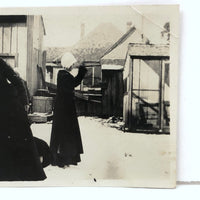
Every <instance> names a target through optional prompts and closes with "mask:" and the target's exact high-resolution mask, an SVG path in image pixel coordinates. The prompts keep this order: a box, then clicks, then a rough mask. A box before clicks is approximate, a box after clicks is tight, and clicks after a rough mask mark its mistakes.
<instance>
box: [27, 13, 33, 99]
mask: <svg viewBox="0 0 200 200" xmlns="http://www.w3.org/2000/svg"><path fill="white" fill-rule="evenodd" d="M33 23H34V17H33V16H31V15H29V16H27V69H26V80H27V84H28V86H29V90H30V94H31V96H32V95H33V80H32V78H33V77H32V73H33V71H32V62H33Z"/></svg>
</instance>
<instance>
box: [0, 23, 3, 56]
mask: <svg viewBox="0 0 200 200" xmlns="http://www.w3.org/2000/svg"><path fill="white" fill-rule="evenodd" d="M0 53H3V27H0Z"/></svg>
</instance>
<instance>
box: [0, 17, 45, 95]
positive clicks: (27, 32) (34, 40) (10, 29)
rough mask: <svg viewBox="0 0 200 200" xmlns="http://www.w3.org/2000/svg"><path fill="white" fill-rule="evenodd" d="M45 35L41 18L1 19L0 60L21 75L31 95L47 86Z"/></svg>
mask: <svg viewBox="0 0 200 200" xmlns="http://www.w3.org/2000/svg"><path fill="white" fill-rule="evenodd" d="M44 35H45V28H44V23H43V19H42V16H33V15H1V16H0V57H2V58H3V59H4V60H5V61H6V62H8V63H9V64H10V65H11V66H12V67H13V68H15V70H16V71H18V72H19V73H20V75H21V77H22V78H23V79H24V80H25V81H26V82H27V85H28V89H29V91H30V94H31V96H32V95H34V94H35V92H36V91H37V89H39V88H44V87H45V81H44V80H45V62H46V60H45V58H46V53H45V51H44V50H43V36H44Z"/></svg>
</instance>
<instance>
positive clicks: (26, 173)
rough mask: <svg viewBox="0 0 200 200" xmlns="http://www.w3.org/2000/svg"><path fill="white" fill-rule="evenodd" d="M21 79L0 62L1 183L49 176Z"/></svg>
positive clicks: (40, 178) (42, 178) (41, 178)
mask: <svg viewBox="0 0 200 200" xmlns="http://www.w3.org/2000/svg"><path fill="white" fill-rule="evenodd" d="M26 104H27V97H26V92H25V88H24V84H23V81H22V79H21V78H20V77H19V76H18V75H17V74H16V73H15V72H14V70H13V69H12V68H11V67H10V66H9V65H8V64H7V63H6V62H4V61H3V60H2V59H0V181H37V180H44V179H45V178H46V175H45V173H44V171H43V168H42V165H41V163H40V160H39V155H38V152H37V149H36V146H35V143H34V139H33V135H32V132H31V129H30V124H29V120H28V116H27V113H26V110H25V105H26Z"/></svg>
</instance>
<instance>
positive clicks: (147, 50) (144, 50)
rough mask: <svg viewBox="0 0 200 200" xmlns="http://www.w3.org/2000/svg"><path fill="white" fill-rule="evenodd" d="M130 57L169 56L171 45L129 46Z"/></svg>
mask: <svg viewBox="0 0 200 200" xmlns="http://www.w3.org/2000/svg"><path fill="white" fill-rule="evenodd" d="M128 49H129V50H128V54H129V55H130V56H169V45H154V44H129V47H128Z"/></svg>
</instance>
